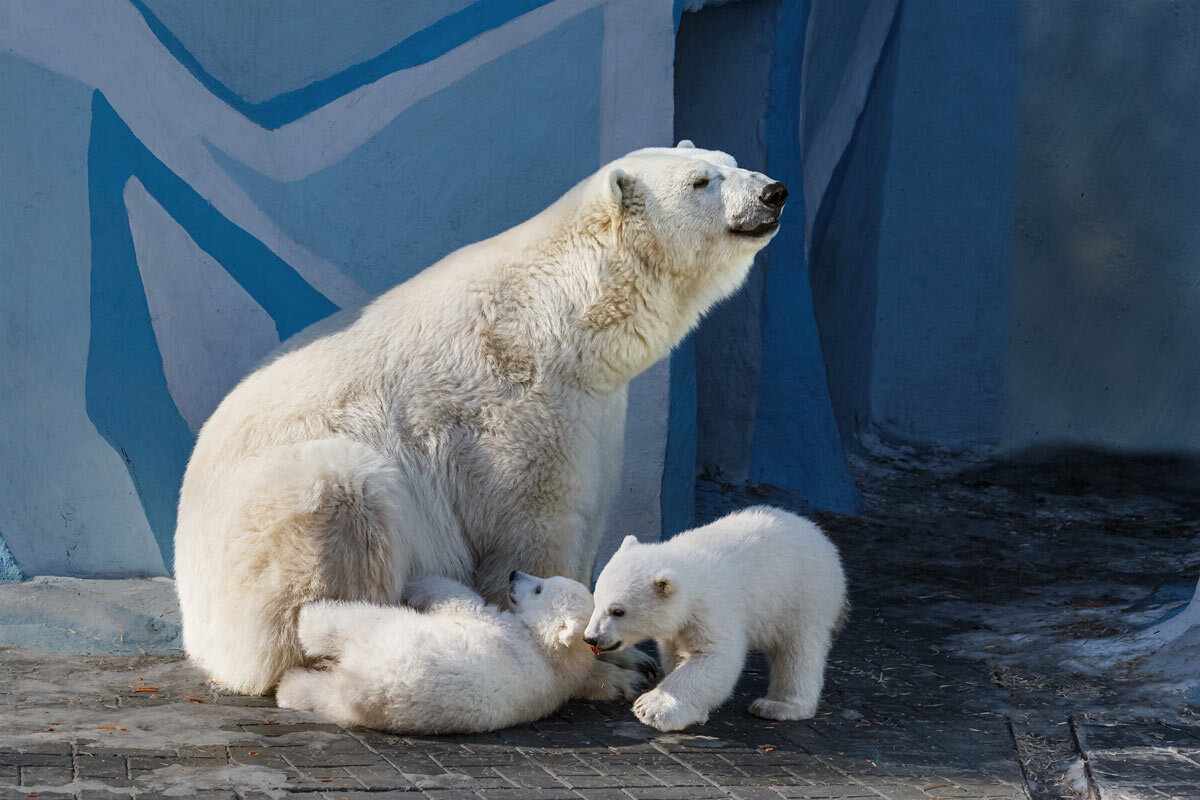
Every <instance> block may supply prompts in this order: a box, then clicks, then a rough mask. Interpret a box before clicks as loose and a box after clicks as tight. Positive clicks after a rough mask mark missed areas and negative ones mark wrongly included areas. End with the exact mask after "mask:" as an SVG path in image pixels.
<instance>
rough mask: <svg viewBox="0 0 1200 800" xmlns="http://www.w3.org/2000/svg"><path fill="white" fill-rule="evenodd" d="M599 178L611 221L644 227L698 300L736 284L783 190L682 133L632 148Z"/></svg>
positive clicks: (772, 227) (775, 214)
mask: <svg viewBox="0 0 1200 800" xmlns="http://www.w3.org/2000/svg"><path fill="white" fill-rule="evenodd" d="M599 177H601V178H602V182H603V186H602V190H603V192H605V193H607V195H608V201H609V203H610V204H611V207H612V208H613V212H614V216H615V218H616V219H617V223H618V225H620V226H625V227H630V228H634V229H636V230H640V231H642V232H644V233H645V234H647V235H648V238H649V241H646V242H643V244H644V245H646V246H649V247H651V248H653V249H657V250H658V251H660V252H659V253H657V255H659V256H661V257H662V260H663V262H664V265H665V266H666V268H667V269H668V270H672V271H674V272H675V273H677V274H681V275H684V276H686V277H690V278H691V279H692V280H693V281H694V282H695V283H696V287H695V288H696V289H697V290H698V293H699V294H700V295H701V296H702V297H703V299H704V301H705V305H706V306H707V305H708V304H711V303H713V302H716V301H717V300H719V299H721V298H722V297H724V296H725V295H727V294H729V293H731V292H732V291H733V290H735V289H736V288H737V287H738V286H739V285H741V282H742V280H743V279H744V278H745V277H746V273H747V272H748V270H749V268H750V265H751V263H752V262H753V259H754V254H755V253H757V252H758V251H759V250H761V249H762V248H763V247H765V246H766V245H767V243H768V242H769V241H771V238H772V237H774V235H775V232H776V231H777V230H779V216H780V214H781V213H782V212H783V206H784V203H785V202H786V201H787V197H788V192H787V189H786V188H784V186H783V184H781V183H779V182H778V181H776V180H774V179H772V178H769V177H767V176H766V175H763V174H762V173H761V172H753V171H751V170H747V169H740V168H739V167H738V165H737V162H736V161H735V160H734V159H733V157H732V156H730V155H729V154H727V153H722V152H720V151H719V150H702V149H700V148H697V147H695V146H693V145H692V143H691V142H689V141H687V140H684V141H682V142H680V143H679V146H677V147H648V148H644V149H642V150H635V151H634V152H632V153H630V154H629V155H627V156H625V157H624V158H621V159H618V160H617V161H614V162H613V163H611V164H609V165H608V166H607V167H606V168H605V169H604V170H602V171H601V173H600V175H599ZM647 255H651V254H647Z"/></svg>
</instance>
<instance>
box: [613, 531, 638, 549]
mask: <svg viewBox="0 0 1200 800" xmlns="http://www.w3.org/2000/svg"><path fill="white" fill-rule="evenodd" d="M637 543H638V538H637V537H636V536H634V535H633V534H630V535H629V536H626V537H625V538H624V539H622V540H621V546H620V548H618V549H620V550H624V549H625V548H626V547H633V546H634V545H635V544H637Z"/></svg>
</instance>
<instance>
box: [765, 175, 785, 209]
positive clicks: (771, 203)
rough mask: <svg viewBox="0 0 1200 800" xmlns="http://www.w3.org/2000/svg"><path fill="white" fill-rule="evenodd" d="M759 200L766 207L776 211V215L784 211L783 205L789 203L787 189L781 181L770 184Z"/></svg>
mask: <svg viewBox="0 0 1200 800" xmlns="http://www.w3.org/2000/svg"><path fill="white" fill-rule="evenodd" d="M758 199H759V202H761V203H762V204H763V205H764V206H766V207H767V208H771V209H774V210H775V213H776V214H778V213H779V212H780V211H783V204H784V203H786V202H787V199H788V190H787V187H786V186H784V185H783V184H782V183H780V182H779V181H775V182H773V183H768V184H767V185H766V186H764V187H763V189H762V191H761V192H759V194H758Z"/></svg>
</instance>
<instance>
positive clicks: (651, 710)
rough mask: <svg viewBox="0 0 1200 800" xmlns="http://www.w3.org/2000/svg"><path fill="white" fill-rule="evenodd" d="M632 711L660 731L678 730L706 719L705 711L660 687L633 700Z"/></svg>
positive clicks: (699, 723) (703, 721) (700, 723)
mask: <svg viewBox="0 0 1200 800" xmlns="http://www.w3.org/2000/svg"><path fill="white" fill-rule="evenodd" d="M633 713H634V715H636V716H637V718H638V719H639V720H641V721H642V722H644V723H645V724H647V725H649V726H650V727H652V728H658V729H659V730H660V731H678V730H682V729H684V728H686V727H688V726H689V725H702V724H703V723H705V722H707V721H708V712H707V711H700V710H697V709H695V708H693V707H691V706H689V705H688V704H686V703H683V702H681V701H680V700H679V698H678V697H676V696H675V695H673V694H668V693H667V692H664V691H663V690H661V689H655V690H654V691H652V692H646V693H645V694H644V695H642V696H641V697H639V698H638V699H637V700H636V701H634V703H633Z"/></svg>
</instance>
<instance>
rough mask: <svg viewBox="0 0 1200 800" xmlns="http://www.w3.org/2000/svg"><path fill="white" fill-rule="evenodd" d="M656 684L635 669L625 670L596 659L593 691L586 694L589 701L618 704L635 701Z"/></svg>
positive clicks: (593, 670)
mask: <svg viewBox="0 0 1200 800" xmlns="http://www.w3.org/2000/svg"><path fill="white" fill-rule="evenodd" d="M653 685H654V684H652V683H651V682H650V679H649V678H647V677H646V675H645V673H642V672H638V671H637V670H635V669H623V668H621V667H619V666H617V665H616V664H610V663H608V662H607V661H601V660H600V659H596V662H595V664H594V665H593V666H592V682H591V689H590V690H589V691H588V692H586V693H585V695H584V696H585V697H586V698H587V699H589V700H602V701H605V702H609V703H612V702H616V701H618V700H624V701H626V702H628V701H630V700H633V699H634V698H636V697H637V696H638V695H640V694H641V693H642V692H645V691H647V690H649V689H650V688H651V687H652V686H653Z"/></svg>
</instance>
